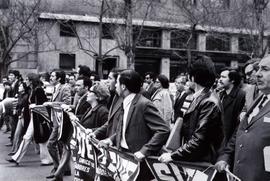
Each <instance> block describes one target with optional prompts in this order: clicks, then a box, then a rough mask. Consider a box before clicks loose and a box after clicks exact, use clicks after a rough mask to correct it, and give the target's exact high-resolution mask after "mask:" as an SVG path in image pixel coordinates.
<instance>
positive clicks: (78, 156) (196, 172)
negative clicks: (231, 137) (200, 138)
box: [69, 114, 240, 181]
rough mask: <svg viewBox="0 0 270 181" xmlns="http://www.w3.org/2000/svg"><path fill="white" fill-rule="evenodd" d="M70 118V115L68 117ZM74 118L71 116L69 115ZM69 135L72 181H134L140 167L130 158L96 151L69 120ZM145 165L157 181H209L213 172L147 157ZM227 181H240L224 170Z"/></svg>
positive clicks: (111, 149)
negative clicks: (107, 180) (106, 180)
mask: <svg viewBox="0 0 270 181" xmlns="http://www.w3.org/2000/svg"><path fill="white" fill-rule="evenodd" d="M69 116H70V114H69ZM72 116H73V118H74V115H72ZM71 120H72V124H73V135H72V139H71V142H70V144H71V149H72V152H73V159H74V161H75V178H74V180H76V181H78V180H80V181H83V180H87V179H89V176H91V177H92V178H94V177H95V180H96V181H98V180H99V178H100V176H107V177H111V178H113V179H114V180H116V181H134V180H136V178H137V176H138V174H139V172H140V169H139V168H140V163H139V162H137V161H136V160H135V159H134V156H133V155H132V154H128V153H124V152H121V151H119V150H117V149H116V148H114V147H109V148H108V149H103V148H99V147H98V140H96V139H93V138H90V136H89V135H88V134H87V132H86V129H85V128H84V127H83V126H82V125H81V124H80V123H79V122H78V121H76V119H71ZM146 163H147V165H148V167H149V168H150V170H151V172H152V173H153V175H154V176H155V180H157V181H212V180H213V179H214V177H215V175H216V170H215V168H214V166H213V165H211V164H209V163H194V162H171V163H168V164H166V163H161V162H160V161H158V159H157V157H153V156H150V157H147V158H146ZM226 175H227V180H228V181H240V179H238V178H237V177H236V176H235V175H233V174H232V173H231V172H229V171H228V170H227V171H226Z"/></svg>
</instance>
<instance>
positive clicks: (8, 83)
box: [3, 81, 11, 86]
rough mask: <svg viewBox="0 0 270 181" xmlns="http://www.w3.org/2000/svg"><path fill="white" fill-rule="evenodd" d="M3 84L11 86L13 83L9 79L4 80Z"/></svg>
mask: <svg viewBox="0 0 270 181" xmlns="http://www.w3.org/2000/svg"><path fill="white" fill-rule="evenodd" d="M3 85H4V86H5V85H8V86H11V83H10V82H9V81H7V82H4V83H3Z"/></svg>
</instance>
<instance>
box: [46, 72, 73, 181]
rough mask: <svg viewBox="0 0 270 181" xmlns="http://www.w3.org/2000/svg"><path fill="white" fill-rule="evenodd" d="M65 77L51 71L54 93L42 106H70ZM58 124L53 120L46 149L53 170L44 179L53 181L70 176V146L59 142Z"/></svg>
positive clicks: (68, 90) (59, 180) (68, 88)
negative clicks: (51, 160) (60, 150)
mask: <svg viewBox="0 0 270 181" xmlns="http://www.w3.org/2000/svg"><path fill="white" fill-rule="evenodd" d="M65 79H66V75H65V72H64V71H57V70H53V71H52V72H51V76H50V82H51V84H52V85H54V93H53V95H52V99H51V102H46V103H44V104H43V105H45V106H53V105H59V106H60V105H61V104H63V103H64V104H67V105H71V95H70V87H69V86H67V85H66V84H65ZM58 128H59V125H58V122H57V120H55V119H53V130H52V133H51V135H50V138H49V140H48V144H47V148H48V151H49V153H50V155H51V157H52V159H53V165H54V168H53V169H52V171H51V174H50V175H49V176H47V177H46V178H52V179H53V180H55V181H56V180H57V181H61V180H62V179H63V175H68V176H69V175H71V169H70V163H69V162H70V156H71V151H70V146H69V144H66V143H63V142H59V141H58V140H57V138H58ZM59 149H63V152H62V155H61V158H60V160H59V158H58V151H59Z"/></svg>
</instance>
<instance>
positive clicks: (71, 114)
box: [68, 112, 79, 121]
mask: <svg viewBox="0 0 270 181" xmlns="http://www.w3.org/2000/svg"><path fill="white" fill-rule="evenodd" d="M68 115H69V118H70V120H71V121H79V119H78V118H77V116H75V115H74V114H73V113H72V112H68Z"/></svg>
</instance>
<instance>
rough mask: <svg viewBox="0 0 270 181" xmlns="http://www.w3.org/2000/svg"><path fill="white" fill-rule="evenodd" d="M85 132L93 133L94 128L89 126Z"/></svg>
mask: <svg viewBox="0 0 270 181" xmlns="http://www.w3.org/2000/svg"><path fill="white" fill-rule="evenodd" d="M85 133H86V134H91V133H93V130H92V129H89V128H87V129H86V130H85Z"/></svg>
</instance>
